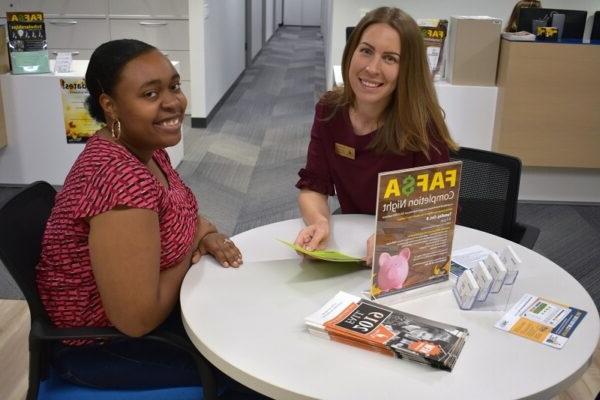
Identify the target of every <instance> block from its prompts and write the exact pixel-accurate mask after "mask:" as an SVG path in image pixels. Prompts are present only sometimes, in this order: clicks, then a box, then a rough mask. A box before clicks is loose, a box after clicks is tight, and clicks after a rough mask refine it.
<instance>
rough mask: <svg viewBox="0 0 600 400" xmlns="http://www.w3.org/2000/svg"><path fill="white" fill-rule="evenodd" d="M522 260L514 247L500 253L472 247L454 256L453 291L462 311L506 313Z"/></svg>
mask: <svg viewBox="0 0 600 400" xmlns="http://www.w3.org/2000/svg"><path fill="white" fill-rule="evenodd" d="M519 264H521V259H520V258H519V257H518V255H517V254H516V253H515V251H514V250H513V248H512V247H511V246H506V247H505V248H504V249H502V250H501V251H500V252H499V253H498V254H496V253H494V252H492V251H490V250H488V249H485V248H484V247H481V246H473V247H470V248H467V249H464V250H461V251H458V252H455V253H454V254H453V257H452V277H453V286H452V292H453V294H454V298H455V299H456V303H457V304H458V306H459V307H460V308H461V309H463V310H506V308H507V306H508V303H509V300H510V295H511V292H512V288H513V284H514V283H515V280H516V279H517V276H518V274H519V270H518V267H519Z"/></svg>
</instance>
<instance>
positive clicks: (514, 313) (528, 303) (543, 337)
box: [494, 294, 587, 349]
mask: <svg viewBox="0 0 600 400" xmlns="http://www.w3.org/2000/svg"><path fill="white" fill-rule="evenodd" d="M586 315H587V311H583V310H580V309H577V308H573V307H569V306H566V305H563V304H559V303H555V302H552V301H548V300H546V299H543V298H540V297H537V296H533V295H531V294H525V295H523V297H522V298H521V299H520V300H519V301H518V302H517V303H516V304H515V305H514V306H513V307H512V308H511V309H510V310H509V311H508V312H507V313H506V315H504V317H502V319H500V321H498V322H496V324H495V325H494V326H495V327H496V328H498V329H502V330H503V331H507V332H510V333H514V334H515V335H519V336H522V337H524V338H527V339H530V340H533V341H534V342H538V343H543V344H545V345H547V346H550V347H554V348H556V349H561V348H562V347H563V346H564V345H565V343H566V342H567V340H568V339H569V337H571V335H572V334H573V331H575V329H576V328H577V326H578V325H579V324H580V323H581V321H582V320H583V319H584V317H585V316H586Z"/></svg>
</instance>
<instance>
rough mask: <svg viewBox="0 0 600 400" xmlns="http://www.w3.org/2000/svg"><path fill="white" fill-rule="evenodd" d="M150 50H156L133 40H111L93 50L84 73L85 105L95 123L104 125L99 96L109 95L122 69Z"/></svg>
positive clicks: (104, 120)
mask: <svg viewBox="0 0 600 400" xmlns="http://www.w3.org/2000/svg"><path fill="white" fill-rule="evenodd" d="M152 50H156V47H154V46H152V45H149V44H148V43H144V42H142V41H139V40H135V39H118V40H111V41H110V42H106V43H103V44H101V45H100V46H99V47H98V48H96V50H94V53H93V54H92V57H91V58H90V62H89V64H88V67H87V71H86V72H85V83H86V86H87V88H88V92H89V93H90V95H89V97H88V98H87V99H86V101H85V104H86V107H87V109H88V111H89V112H90V115H91V116H92V117H93V118H94V119H95V120H96V121H98V122H102V123H106V118H105V117H104V110H103V109H102V106H101V105H100V95H101V94H102V93H106V94H108V95H111V94H112V92H113V90H114V88H115V86H116V84H117V82H118V81H119V77H120V74H121V71H122V70H123V67H125V65H126V64H127V63H128V62H129V61H131V60H133V59H134V58H136V57H137V56H139V55H141V54H144V53H147V52H149V51H152Z"/></svg>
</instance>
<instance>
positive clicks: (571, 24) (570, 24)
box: [517, 8, 587, 40]
mask: <svg viewBox="0 0 600 400" xmlns="http://www.w3.org/2000/svg"><path fill="white" fill-rule="evenodd" d="M552 12H555V13H558V14H564V15H565V23H564V25H563V31H562V39H578V40H581V39H582V38H583V31H584V30H585V23H586V19H587V11H582V10H560V9H558V8H521V9H520V10H519V20H518V24H517V30H518V31H527V32H531V31H532V30H533V29H532V23H533V20H541V19H546V20H547V21H548V26H551V22H552ZM532 33H535V32H532Z"/></svg>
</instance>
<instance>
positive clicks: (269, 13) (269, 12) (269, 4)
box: [265, 0, 277, 42]
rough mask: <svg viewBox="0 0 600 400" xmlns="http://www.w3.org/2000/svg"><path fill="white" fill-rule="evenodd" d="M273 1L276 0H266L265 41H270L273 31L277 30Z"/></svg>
mask: <svg viewBox="0 0 600 400" xmlns="http://www.w3.org/2000/svg"><path fill="white" fill-rule="evenodd" d="M273 1H274V0H266V19H265V24H266V37H265V42H266V41H268V40H269V39H271V36H273V32H275V30H276V29H277V28H276V27H275V25H274V24H273V17H274V15H273Z"/></svg>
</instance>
